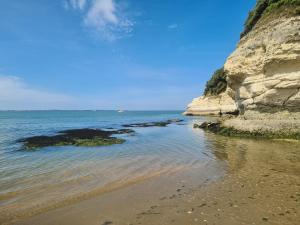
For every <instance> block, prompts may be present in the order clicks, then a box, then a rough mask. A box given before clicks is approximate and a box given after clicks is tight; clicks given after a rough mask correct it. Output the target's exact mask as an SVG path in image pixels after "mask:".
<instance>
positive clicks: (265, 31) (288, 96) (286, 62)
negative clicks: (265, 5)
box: [224, 16, 300, 112]
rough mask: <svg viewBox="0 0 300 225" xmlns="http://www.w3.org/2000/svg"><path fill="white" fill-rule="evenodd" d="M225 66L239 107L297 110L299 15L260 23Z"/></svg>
mask: <svg viewBox="0 0 300 225" xmlns="http://www.w3.org/2000/svg"><path fill="white" fill-rule="evenodd" d="M224 69H225V71H226V73H227V76H228V77H227V81H228V88H227V91H230V92H231V93H232V94H233V96H234V98H235V101H236V102H237V104H238V107H239V109H240V111H242V112H243V111H247V110H254V111H259V112H278V111H285V110H288V111H292V112H293V111H299V110H300V16H296V17H290V18H277V19H275V20H272V21H269V22H268V23H260V24H259V25H258V26H257V27H256V28H255V29H254V30H253V31H251V32H250V33H249V34H248V35H247V36H245V37H244V38H243V39H242V40H241V41H240V43H239V45H238V47H237V49H236V50H235V51H234V52H233V53H232V55H231V56H230V57H229V58H228V59H227V61H226V63H225V66H224Z"/></svg>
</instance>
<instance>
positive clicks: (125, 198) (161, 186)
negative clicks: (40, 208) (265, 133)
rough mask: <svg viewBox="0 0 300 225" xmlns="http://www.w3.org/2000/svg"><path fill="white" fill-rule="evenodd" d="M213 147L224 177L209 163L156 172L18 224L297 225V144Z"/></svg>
mask: <svg viewBox="0 0 300 225" xmlns="http://www.w3.org/2000/svg"><path fill="white" fill-rule="evenodd" d="M210 136H211V135H210V134H208V135H207V138H208V139H210V138H215V137H213V136H211V137H210ZM214 143H215V144H216V148H215V149H216V150H215V152H214V155H215V156H216V157H217V158H218V159H219V160H222V161H223V162H224V163H226V165H227V169H226V173H225V174H223V175H222V174H221V173H219V172H220V170H219V169H218V168H217V167H215V165H211V164H207V165H205V166H203V167H194V168H190V169H185V170H180V171H178V172H176V173H173V174H162V175H160V176H156V177H154V178H151V179H148V180H146V181H143V182H140V183H136V184H134V185H130V186H128V187H124V188H121V189H118V190H115V191H112V192H109V193H106V194H103V195H99V196H97V197H93V198H91V199H87V200H84V201H81V202H78V203H76V204H73V205H70V206H66V207H63V208H59V209H56V210H53V211H49V212H46V213H42V214H39V215H37V216H35V217H32V218H27V219H23V220H21V221H19V222H17V223H16V224H22V225H23V224H28V225H29V224H30V225H33V224H45V225H53V224H75V225H81V224H100V225H108V224H124V225H136V224H143V225H144V224H145V225H153V224H161V225H166V224H174V225H182V224H215V225H221V224H222V225H235V224H236V225H241V224H247V225H248V224H272V225H273V224H274V225H296V224H297V223H298V221H300V215H299V210H300V164H299V162H300V155H299V151H298V150H299V146H300V143H299V142H285V141H259V140H240V139H226V138H222V137H219V138H218V139H217V140H215V141H214ZM218 145H219V147H218ZM247 145H248V147H249V146H251V149H247V148H246V147H245V146H247ZM221 146H222V147H223V148H221ZM266 146H268V148H266ZM287 146H288V147H287ZM213 174H215V175H213Z"/></svg>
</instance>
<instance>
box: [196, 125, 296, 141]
mask: <svg viewBox="0 0 300 225" xmlns="http://www.w3.org/2000/svg"><path fill="white" fill-rule="evenodd" d="M194 128H195V129H196V128H200V129H203V130H205V131H210V132H212V133H214V134H219V135H223V136H227V137H243V138H267V139H295V140H300V132H272V131H261V130H254V131H247V130H237V129H235V128H233V127H226V126H224V125H222V124H221V123H220V122H216V123H214V122H204V123H202V124H200V125H199V124H194Z"/></svg>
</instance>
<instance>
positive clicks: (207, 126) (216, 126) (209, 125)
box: [194, 122, 221, 131]
mask: <svg viewBox="0 0 300 225" xmlns="http://www.w3.org/2000/svg"><path fill="white" fill-rule="evenodd" d="M220 125H221V124H220V123H213V122H204V123H202V124H200V125H199V124H194V128H199V129H204V130H206V129H208V130H210V131H217V130H218V129H219V128H220Z"/></svg>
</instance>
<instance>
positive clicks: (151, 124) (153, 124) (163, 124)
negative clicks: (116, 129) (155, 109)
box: [123, 119, 184, 127]
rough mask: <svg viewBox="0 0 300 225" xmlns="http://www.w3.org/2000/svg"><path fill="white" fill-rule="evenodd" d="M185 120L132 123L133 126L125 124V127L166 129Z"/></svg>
mask: <svg viewBox="0 0 300 225" xmlns="http://www.w3.org/2000/svg"><path fill="white" fill-rule="evenodd" d="M183 121H184V120H181V119H172V120H166V121H159V122H146V123H132V124H125V125H123V127H166V126H168V125H170V124H172V123H177V124H178V123H180V122H183Z"/></svg>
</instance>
